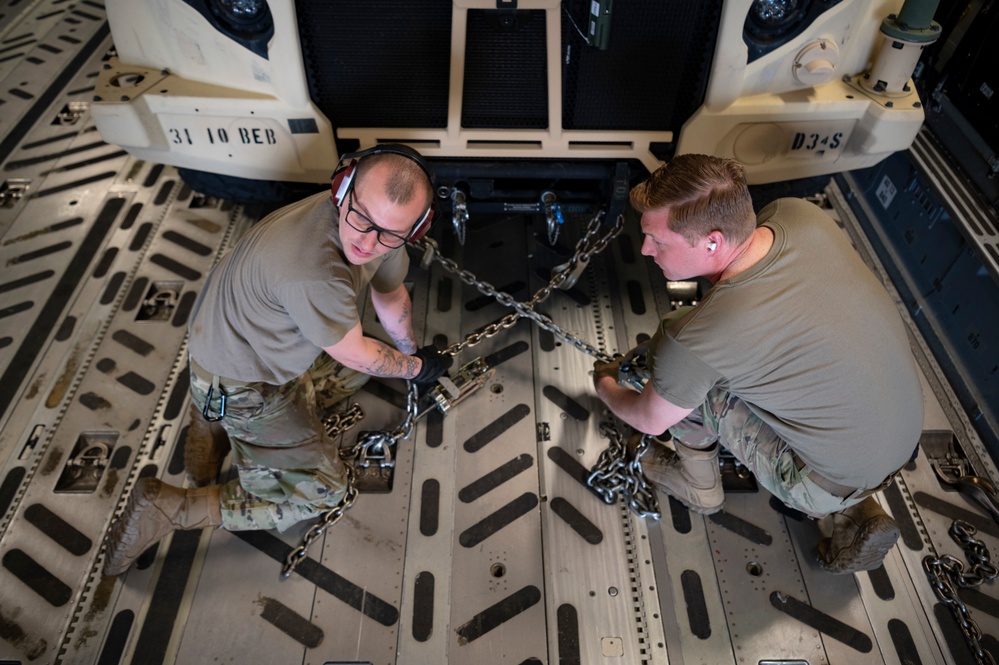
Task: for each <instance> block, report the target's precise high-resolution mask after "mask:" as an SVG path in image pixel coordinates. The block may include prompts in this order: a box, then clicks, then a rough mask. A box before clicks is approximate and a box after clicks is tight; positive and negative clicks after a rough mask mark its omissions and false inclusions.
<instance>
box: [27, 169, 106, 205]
mask: <svg viewBox="0 0 999 665" xmlns="http://www.w3.org/2000/svg"><path fill="white" fill-rule="evenodd" d="M117 175H118V172H117V171H105V172H104V173H98V174H97V175H92V176H88V177H86V178H80V179H78V180H74V181H73V182H67V183H66V184H64V185H58V186H56V187H49V188H48V189H40V190H38V191H37V192H35V193H34V194H32V195H31V198H33V199H40V198H42V197H43V196H52V195H53V194H62V193H63V192H66V191H69V190H71V189H77V188H78V187H83V186H84V185H92V184H93V183H95V182H101V181H102V180H112V179H114V178H115V177H117Z"/></svg>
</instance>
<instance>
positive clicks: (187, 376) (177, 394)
mask: <svg viewBox="0 0 999 665" xmlns="http://www.w3.org/2000/svg"><path fill="white" fill-rule="evenodd" d="M190 387H191V368H190V367H188V366H187V365H186V364H185V365H184V367H183V369H181V370H180V373H179V374H177V381H176V383H174V384H173V388H172V389H171V390H170V397H169V399H167V403H166V407H165V408H164V409H163V417H164V418H166V419H167V420H174V419H175V418H177V417H178V416H180V415H182V414H181V409H182V408H183V407H184V398H186V397H187V393H188V389H189V388H190ZM183 415H184V423H185V424H187V414H186V413H185V414H183Z"/></svg>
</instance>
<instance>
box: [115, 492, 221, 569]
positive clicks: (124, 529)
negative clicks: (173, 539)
mask: <svg viewBox="0 0 999 665" xmlns="http://www.w3.org/2000/svg"><path fill="white" fill-rule="evenodd" d="M220 487H221V486H220V485H212V486H210V487H201V488H198V489H193V490H185V489H182V488H180V487H174V486H173V485H167V484H166V483H164V482H162V481H160V480H158V479H156V478H142V479H140V480H139V482H137V483H136V484H135V489H133V490H132V495H131V496H130V497H129V498H128V505H127V506H125V511H124V512H123V513H122V514H121V517H119V518H118V520H117V521H116V522H115V523H114V525H113V526H112V527H111V530H110V531H108V535H107V539H106V540H105V548H104V550H105V559H104V574H105V575H121V574H122V573H124V572H125V571H126V570H128V567H129V566H131V565H132V562H133V561H135V560H136V559H138V558H139V555H140V554H142V553H143V552H145V551H146V550H147V549H149V548H150V547H152V546H153V545H155V544H156V543H158V542H159V541H160V539H161V538H163V536H165V535H167V534H168V533H170V532H171V531H179V530H186V529H204V528H206V527H210V526H219V525H221V524H222V504H221V502H220V499H219V490H220Z"/></svg>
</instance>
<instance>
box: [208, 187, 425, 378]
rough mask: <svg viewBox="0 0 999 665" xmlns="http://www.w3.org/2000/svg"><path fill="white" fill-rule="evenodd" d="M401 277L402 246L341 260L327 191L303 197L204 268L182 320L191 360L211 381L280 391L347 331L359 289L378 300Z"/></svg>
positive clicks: (403, 271) (354, 317)
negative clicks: (190, 310) (357, 261)
mask: <svg viewBox="0 0 999 665" xmlns="http://www.w3.org/2000/svg"><path fill="white" fill-rule="evenodd" d="M408 269H409V257H408V256H407V254H406V249H405V247H402V248H399V249H394V250H391V251H390V252H388V253H387V254H385V255H383V256H380V257H378V258H376V259H374V260H372V261H370V262H369V263H366V264H364V265H361V266H357V265H354V264H352V263H350V262H349V261H347V259H346V257H345V256H344V254H343V245H342V244H341V242H340V235H339V226H338V215H337V210H336V208H335V207H334V206H333V202H332V201H331V199H330V194H329V192H321V193H319V194H316V195H314V196H310V197H308V198H306V199H303V200H301V201H298V202H296V203H293V204H291V205H289V206H286V207H284V208H281V209H280V210H278V211H276V212H274V213H273V214H271V215H269V216H268V217H266V218H265V219H264V220H263V221H261V222H260V223H259V224H257V225H256V226H254V227H253V228H251V229H250V230H249V231H248V232H247V233H246V235H244V236H243V237H242V238H240V240H239V242H238V243H237V244H236V246H235V247H233V249H232V250H231V251H230V252H228V253H227V254H226V255H225V256H224V257H222V260H221V261H220V262H219V264H218V266H216V267H215V269H214V270H212V272H211V274H210V275H209V276H208V278H207V279H206V280H205V284H204V286H203V287H202V290H201V294H200V295H199V297H198V300H197V302H196V303H195V306H194V314H193V316H192V318H191V325H190V331H189V332H190V342H189V349H190V353H191V356H192V357H193V358H194V359H195V360H196V361H197V362H198V364H200V365H201V366H202V367H204V368H205V369H206V370H208V371H209V372H212V373H214V374H218V375H219V376H223V377H227V378H230V379H236V380H239V381H263V382H265V383H271V384H275V385H279V384H282V383H286V382H288V381H290V380H292V379H294V378H295V377H297V376H300V375H301V374H303V373H304V372H305V371H306V370H308V369H309V367H311V366H312V364H313V362H315V360H316V358H317V357H318V356H319V354H320V353H322V349H323V348H324V347H329V346H332V345H334V344H336V343H337V342H339V341H340V340H341V339H343V337H344V335H345V334H346V333H347V332H348V331H350V330H351V329H352V328H353V327H354V326H356V325H357V323H358V322H359V321H360V318H359V314H358V306H359V301H360V300H361V298H363V297H364V296H365V294H366V291H365V289H366V288H367V286H368V284H369V283H370V284H371V286H372V288H374V289H376V290H378V291H381V292H385V293H387V292H389V291H392V290H394V289H396V288H398V286H399V285H400V284H402V282H403V280H404V279H405V277H406V272H407V271H408Z"/></svg>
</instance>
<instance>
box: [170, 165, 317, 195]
mask: <svg viewBox="0 0 999 665" xmlns="http://www.w3.org/2000/svg"><path fill="white" fill-rule="evenodd" d="M177 172H178V173H179V174H180V177H181V179H183V181H184V182H186V183H187V184H188V185H189V186H190V187H191V189H193V190H194V191H196V192H198V193H199V194H203V195H205V196H211V197H214V198H217V199H224V200H226V201H232V202H234V203H290V202H291V201H297V200H299V199H301V198H304V197H306V196H308V195H310V194H315V193H316V192H318V191H320V190H322V189H324V188H327V185H325V184H318V183H306V182H280V181H277V180H253V179H251V178H239V177H236V176H231V175H221V174H218V173H209V172H207V171H196V170H194V169H182V168H178V169H177Z"/></svg>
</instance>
